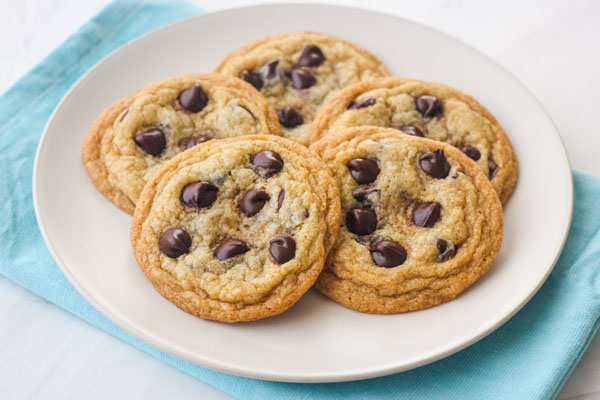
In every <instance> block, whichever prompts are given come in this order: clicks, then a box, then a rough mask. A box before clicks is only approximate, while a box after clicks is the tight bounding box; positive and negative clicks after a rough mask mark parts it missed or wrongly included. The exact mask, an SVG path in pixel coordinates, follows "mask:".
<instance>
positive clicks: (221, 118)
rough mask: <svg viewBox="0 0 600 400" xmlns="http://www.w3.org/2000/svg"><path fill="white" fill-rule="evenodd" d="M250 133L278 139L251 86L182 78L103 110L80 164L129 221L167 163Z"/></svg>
mask: <svg viewBox="0 0 600 400" xmlns="http://www.w3.org/2000/svg"><path fill="white" fill-rule="evenodd" d="M248 134H272V135H280V134H281V128H280V126H279V122H278V120H277V115H276V114H275V112H274V111H273V110H272V109H271V107H270V106H269V104H268V103H267V101H266V100H265V99H264V97H263V96H261V95H260V94H259V93H258V92H257V91H256V90H255V89H254V88H253V87H252V85H250V84H248V83H246V82H244V81H242V80H241V79H237V78H231V77H227V76H223V75H219V74H191V75H183V76H178V77H175V78H171V79H167V80H165V81H162V82H158V83H154V84H152V85H150V86H148V87H146V88H145V89H142V90H140V91H138V92H137V93H135V94H133V95H131V96H129V97H126V98H124V99H122V100H119V101H117V102H116V103H114V104H113V105H111V106H110V107H109V108H107V109H106V110H105V111H104V112H103V113H102V114H101V115H100V116H99V117H98V118H97V119H96V121H95V122H94V124H93V125H92V127H91V129H90V132H89V134H88V136H87V138H86V139H85V142H84V143H83V148H82V158H83V162H84V164H85V168H86V170H87V172H88V174H89V176H90V178H91V179H92V181H93V182H94V185H96V187H97V188H98V190H100V192H102V194H104V195H105V196H106V197H107V198H108V199H109V200H110V201H112V202H113V203H114V204H115V205H117V206H118V207H120V208H121V209H122V210H124V211H126V212H128V213H130V214H133V210H134V209H135V204H136V202H137V199H138V197H139V195H140V193H141V191H142V188H143V187H144V185H145V183H146V181H148V180H149V179H150V177H151V176H152V174H153V173H154V172H155V171H156V170H157V169H158V168H159V167H160V166H161V165H162V164H163V163H164V162H165V161H167V160H169V159H170V158H172V157H173V156H174V155H176V154H177V153H180V152H182V151H184V150H186V149H189V148H191V147H193V146H194V145H196V144H198V143H202V142H204V141H207V140H211V139H216V138H223V137H229V136H240V135H248Z"/></svg>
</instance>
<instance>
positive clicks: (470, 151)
mask: <svg viewBox="0 0 600 400" xmlns="http://www.w3.org/2000/svg"><path fill="white" fill-rule="evenodd" d="M460 151H462V152H463V153H465V154H466V155H467V156H468V157H469V158H470V159H472V160H475V161H477V160H479V159H480V158H481V153H480V152H479V149H478V148H477V147H474V146H469V145H465V146H461V147H460Z"/></svg>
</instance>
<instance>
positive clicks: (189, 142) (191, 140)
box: [177, 136, 212, 150]
mask: <svg viewBox="0 0 600 400" xmlns="http://www.w3.org/2000/svg"><path fill="white" fill-rule="evenodd" d="M211 139H212V138H211V137H210V136H186V137H182V138H181V139H179V141H178V142H177V144H178V145H179V147H181V148H182V149H184V150H187V149H191V148H192V147H194V146H195V145H197V144H200V143H204V142H208V141H209V140H211Z"/></svg>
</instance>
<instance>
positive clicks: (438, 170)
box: [419, 150, 450, 179]
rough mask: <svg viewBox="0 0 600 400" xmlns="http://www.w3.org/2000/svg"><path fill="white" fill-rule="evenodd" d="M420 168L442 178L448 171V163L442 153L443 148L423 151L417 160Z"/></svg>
mask: <svg viewBox="0 0 600 400" xmlns="http://www.w3.org/2000/svg"><path fill="white" fill-rule="evenodd" d="M419 164H420V165H421V169H422V170H423V171H425V173H427V174H428V175H431V176H433V177H434V178H439V179H443V178H445V177H447V176H448V174H449V173H450V164H448V160H447V159H446V156H445V155H444V150H436V151H432V152H429V153H425V154H423V155H422V156H421V159H420V160H419Z"/></svg>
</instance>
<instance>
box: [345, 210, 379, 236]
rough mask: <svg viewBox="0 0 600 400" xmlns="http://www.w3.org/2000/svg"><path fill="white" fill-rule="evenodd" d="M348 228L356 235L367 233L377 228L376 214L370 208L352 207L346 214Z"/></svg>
mask: <svg viewBox="0 0 600 400" xmlns="http://www.w3.org/2000/svg"><path fill="white" fill-rule="evenodd" d="M346 225H347V226H348V230H349V231H350V232H352V233H356V234H357V235H361V236H363V235H368V234H369V233H372V232H373V231H375V229H377V215H375V212H374V211H372V210H363V209H360V208H353V209H351V210H350V211H349V212H348V215H347V216H346Z"/></svg>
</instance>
